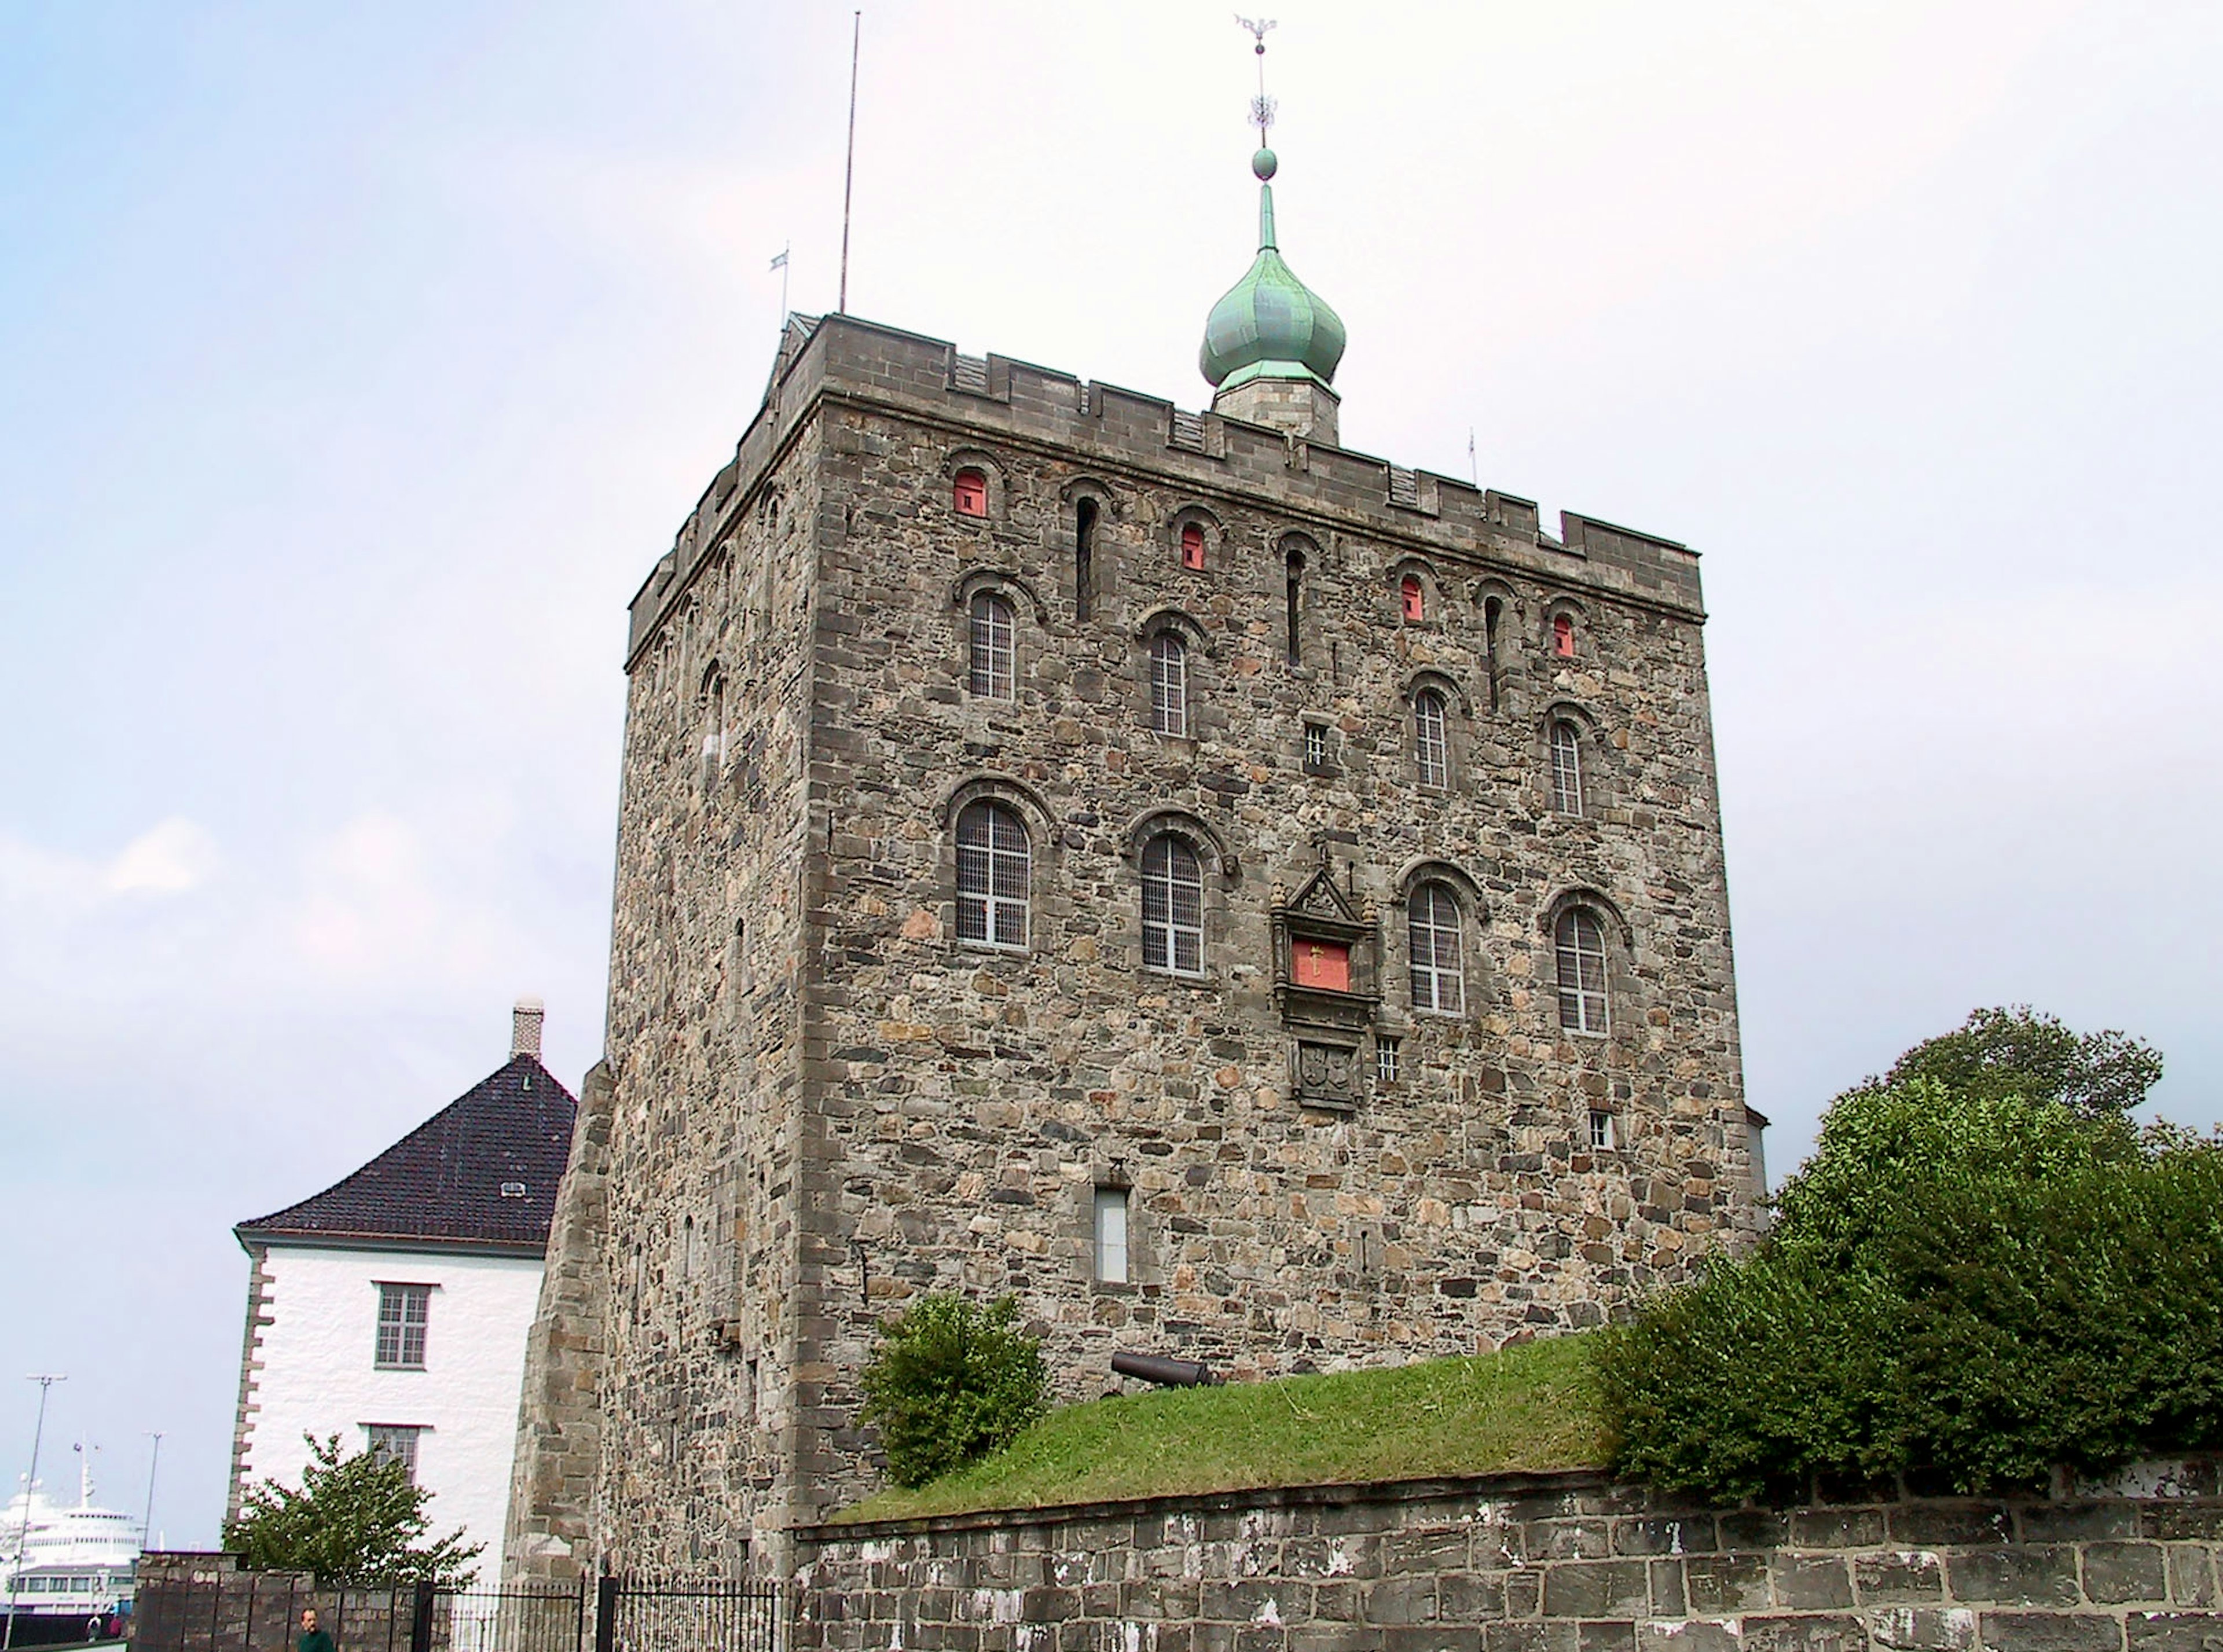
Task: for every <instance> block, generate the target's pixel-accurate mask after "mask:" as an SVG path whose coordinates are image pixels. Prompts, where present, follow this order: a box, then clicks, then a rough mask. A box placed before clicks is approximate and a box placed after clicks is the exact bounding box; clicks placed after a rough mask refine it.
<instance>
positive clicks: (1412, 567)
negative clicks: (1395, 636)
mask: <svg viewBox="0 0 2223 1652" xmlns="http://www.w3.org/2000/svg"><path fill="white" fill-rule="evenodd" d="M1408 578H1410V579H1416V580H1418V581H1420V618H1419V619H1407V618H1406V617H1405V601H1404V586H1405V581H1406V580H1407V579H1408ZM1386 589H1387V591H1388V594H1389V613H1390V617H1391V619H1393V621H1394V622H1395V624H1396V625H1397V626H1398V627H1399V629H1401V630H1407V631H1441V630H1442V629H1443V628H1444V620H1445V615H1446V613H1447V612H1449V604H1448V600H1447V595H1446V593H1445V588H1444V581H1443V578H1442V576H1441V575H1439V574H1438V573H1437V572H1436V569H1435V565H1434V564H1433V563H1432V562H1429V561H1428V559H1427V558H1426V557H1425V556H1419V555H1416V554H1414V553H1412V552H1407V553H1406V554H1405V555H1403V556H1398V557H1396V558H1395V560H1393V561H1392V562H1390V564H1389V585H1388V587H1386Z"/></svg>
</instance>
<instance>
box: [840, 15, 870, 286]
mask: <svg viewBox="0 0 2223 1652" xmlns="http://www.w3.org/2000/svg"><path fill="white" fill-rule="evenodd" d="M864 37H865V14H864V13H863V12H862V11H861V10H860V11H858V12H857V13H855V14H854V15H853V18H852V21H851V23H850V28H849V153H848V158H847V160H844V161H843V162H842V163H841V298H840V299H839V300H838V301H837V302H836V303H835V305H834V309H835V310H836V311H839V312H840V313H841V314H842V315H845V316H846V315H847V314H848V313H849V193H850V190H851V187H852V185H854V183H855V182H856V178H857V48H858V46H859V44H860V42H861V41H863V40H864Z"/></svg>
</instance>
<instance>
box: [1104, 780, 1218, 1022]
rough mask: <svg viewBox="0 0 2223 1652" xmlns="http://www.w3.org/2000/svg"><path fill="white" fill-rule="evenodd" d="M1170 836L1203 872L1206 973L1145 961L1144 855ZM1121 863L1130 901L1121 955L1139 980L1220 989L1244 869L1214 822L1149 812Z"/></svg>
mask: <svg viewBox="0 0 2223 1652" xmlns="http://www.w3.org/2000/svg"><path fill="white" fill-rule="evenodd" d="M1166 833H1171V834H1172V835H1173V836H1174V837H1177V838H1179V839H1181V840H1182V841H1183V842H1185V843H1187V845H1188V846H1189V848H1190V849H1191V850H1193V851H1194V852H1195V854H1196V857H1197V860H1198V861H1199V863H1200V866H1201V868H1202V870H1203V872H1204V958H1203V964H1204V968H1203V970H1201V971H1200V973H1198V974H1195V975H1179V974H1176V973H1174V971H1173V970H1165V969H1160V968H1158V967H1156V965H1146V964H1144V963H1143V850H1145V849H1146V848H1148V847H1149V845H1150V843H1151V841H1152V840H1153V839H1156V838H1157V837H1159V836H1161V835H1162V834H1166ZM1120 858H1121V859H1122V860H1124V862H1125V863H1126V864H1127V869H1128V871H1129V874H1130V883H1129V885H1128V888H1129V891H1130V894H1129V898H1128V899H1127V900H1126V901H1124V902H1123V903H1122V914H1121V917H1120V920H1119V928H1118V937H1119V942H1120V949H1121V953H1122V956H1123V957H1124V958H1125V959H1126V963H1127V966H1128V968H1129V969H1130V970H1132V971H1133V972H1134V974H1135V976H1136V977H1137V980H1148V981H1150V982H1153V983H1164V984H1167V985H1180V986H1184V987H1194V988H1201V989H1214V990H1216V989H1218V988H1219V985H1220V983H1221V982H1222V981H1223V979H1224V978H1225V976H1226V973H1227V966H1228V963H1229V960H1230V952H1229V945H1230V934H1231V930H1232V927H1233V915H1232V913H1231V900H1230V896H1231V895H1232V893H1233V891H1234V889H1235V887H1236V885H1237V883H1238V882H1240V880H1241V878H1242V875H1243V869H1242V864H1241V862H1240V861H1239V860H1237V857H1236V855H1235V852H1234V851H1232V850H1231V849H1230V848H1228V846H1227V843H1226V840H1225V839H1223V838H1222V837H1221V836H1220V835H1219V831H1218V829H1217V828H1215V827H1214V826H1212V823H1211V822H1210V821H1208V820H1204V819H1202V818H1201V817H1200V816H1198V815H1195V814H1192V813H1189V812H1188V811H1187V809H1183V808H1179V807H1172V806H1167V807H1158V808H1154V809H1149V810H1147V811H1145V812H1144V813H1142V814H1140V815H1138V816H1137V817H1136V819H1135V820H1133V821H1132V822H1131V823H1130V825H1129V826H1128V827H1127V831H1126V834H1125V837H1124V849H1123V851H1122V854H1121V856H1120Z"/></svg>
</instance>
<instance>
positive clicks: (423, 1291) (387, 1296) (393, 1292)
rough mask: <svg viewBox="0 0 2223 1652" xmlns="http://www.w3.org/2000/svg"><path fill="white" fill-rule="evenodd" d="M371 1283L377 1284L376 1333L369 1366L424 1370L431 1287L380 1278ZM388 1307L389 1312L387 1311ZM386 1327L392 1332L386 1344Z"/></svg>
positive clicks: (396, 1369) (389, 1369)
mask: <svg viewBox="0 0 2223 1652" xmlns="http://www.w3.org/2000/svg"><path fill="white" fill-rule="evenodd" d="M372 1283H373V1284H375V1285H377V1287H378V1319H377V1327H378V1334H377V1335H376V1337H375V1339H374V1341H373V1342H372V1344H371V1366H372V1367H373V1368H374V1369H375V1370H379V1371H422V1370H424V1369H425V1353H426V1348H427V1345H428V1343H429V1342H430V1341H431V1322H432V1287H431V1285H408V1284H403V1283H398V1282H389V1281H387V1280H384V1279H377V1280H374V1281H372ZM412 1306H413V1307H414V1308H415V1309H416V1313H415V1315H414V1316H413V1317H412V1315H411V1313H410V1309H411V1308H412ZM389 1308H390V1309H391V1310H392V1312H391V1313H389V1312H388V1311H387V1310H388V1309H389ZM389 1331H391V1332H392V1333H393V1337H392V1341H391V1343H390V1344H389V1342H388V1339H387V1333H388V1332H389ZM412 1335H413V1340H414V1347H415V1350H416V1354H417V1357H416V1358H415V1359H414V1360H412V1359H411V1358H410V1357H409V1354H410V1351H411V1347H412ZM389 1346H390V1347H391V1349H392V1354H391V1357H389V1355H388V1348H389Z"/></svg>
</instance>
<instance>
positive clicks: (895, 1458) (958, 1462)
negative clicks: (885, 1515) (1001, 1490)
mask: <svg viewBox="0 0 2223 1652" xmlns="http://www.w3.org/2000/svg"><path fill="white" fill-rule="evenodd" d="M1017 1318H1018V1304H1017V1302H1015V1301H1014V1300H1013V1299H1012V1298H1011V1297H1003V1298H1002V1299H1001V1300H999V1301H998V1302H995V1303H991V1304H990V1305H989V1306H988V1307H986V1308H985V1309H982V1308H975V1307H974V1306H973V1304H972V1303H968V1302H967V1301H966V1300H965V1299H964V1298H963V1297H956V1296H950V1295H946V1294H941V1293H936V1294H935V1295H932V1296H928V1297H921V1298H920V1299H919V1300H918V1301H917V1302H916V1303H913V1304H912V1305H911V1306H910V1308H908V1309H906V1310H904V1311H903V1312H902V1313H900V1314H898V1315H897V1316H895V1317H894V1318H893V1319H891V1320H890V1321H889V1322H887V1323H886V1324H885V1325H883V1326H882V1327H881V1328H880V1332H879V1338H878V1345H877V1346H876V1347H874V1349H873V1350H872V1359H871V1360H870V1361H869V1362H868V1363H867V1364H866V1366H865V1372H864V1378H863V1385H864V1390H865V1408H864V1412H863V1420H864V1421H865V1422H866V1423H874V1424H877V1425H878V1429H879V1430H880V1443H881V1445H882V1446H883V1447H884V1448H885V1449H886V1451H887V1454H888V1474H889V1478H891V1479H893V1480H894V1481H895V1483H896V1484H897V1485H898V1486H923V1485H925V1484H926V1483H927V1482H928V1481H929V1480H932V1479H938V1478H939V1477H940V1476H941V1475H943V1474H946V1473H948V1472H949V1471H950V1470H952V1469H954V1468H961V1467H964V1466H965V1465H966V1464H967V1463H969V1462H973V1461H975V1460H978V1459H979V1458H982V1457H985V1456H987V1455H988V1454H990V1453H991V1452H995V1451H1000V1450H1002V1449H1003V1448H1004V1447H1005V1446H1007V1445H1009V1444H1010V1443H1011V1441H1012V1440H1013V1439H1014V1438H1015V1437H1016V1436H1017V1435H1018V1433H1019V1432H1020V1430H1021V1429H1024V1428H1025V1427H1026V1426H1027V1425H1028V1424H1029V1423H1032V1422H1033V1421H1034V1420H1035V1419H1036V1417H1038V1416H1041V1415H1042V1412H1043V1410H1045V1409H1046V1408H1047V1404H1048V1402H1047V1399H1046V1398H1045V1392H1044V1391H1045V1388H1046V1382H1045V1379H1044V1377H1043V1374H1042V1345H1041V1344H1040V1343H1039V1342H1038V1341H1036V1339H1035V1338H1033V1337H1031V1336H1029V1335H1027V1334H1026V1333H1025V1332H1023V1331H1022V1330H1019V1329H1017V1325H1016V1323H1015V1322H1016V1321H1017Z"/></svg>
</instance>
